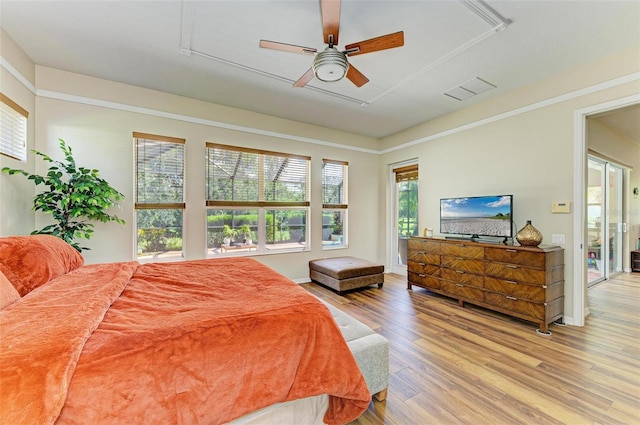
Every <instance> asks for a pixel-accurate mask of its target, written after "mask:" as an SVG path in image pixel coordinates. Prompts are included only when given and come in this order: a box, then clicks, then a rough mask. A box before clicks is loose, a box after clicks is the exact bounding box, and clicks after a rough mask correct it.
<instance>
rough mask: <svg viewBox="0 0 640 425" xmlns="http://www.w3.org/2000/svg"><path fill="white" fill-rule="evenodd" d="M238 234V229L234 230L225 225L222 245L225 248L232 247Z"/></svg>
mask: <svg viewBox="0 0 640 425" xmlns="http://www.w3.org/2000/svg"><path fill="white" fill-rule="evenodd" d="M237 234H238V232H237V231H236V229H232V228H231V226H229V225H228V224H225V225H224V227H223V228H222V236H224V239H223V240H222V244H223V245H224V246H229V245H231V242H232V241H233V240H234V239H235V238H236V236H237Z"/></svg>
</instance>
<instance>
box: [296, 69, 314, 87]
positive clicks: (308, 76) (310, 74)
mask: <svg viewBox="0 0 640 425" xmlns="http://www.w3.org/2000/svg"><path fill="white" fill-rule="evenodd" d="M314 76H315V74H314V73H313V68H309V70H308V71H307V72H305V73H304V74H303V75H302V77H300V78H298V81H296V82H295V83H293V87H304V86H306V85H307V83H308V82H309V81H311V80H313V77H314Z"/></svg>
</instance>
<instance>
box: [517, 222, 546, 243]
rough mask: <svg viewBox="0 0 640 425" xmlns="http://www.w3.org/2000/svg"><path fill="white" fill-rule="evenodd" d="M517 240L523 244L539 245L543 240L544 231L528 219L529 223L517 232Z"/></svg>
mask: <svg viewBox="0 0 640 425" xmlns="http://www.w3.org/2000/svg"><path fill="white" fill-rule="evenodd" d="M516 240H517V241H518V243H519V244H520V245H523V246H538V245H540V243H541V242H542V233H540V232H539V231H538V229H536V228H535V227H533V224H531V220H527V224H526V225H525V226H524V227H523V228H522V229H520V230H519V231H518V233H517V234H516Z"/></svg>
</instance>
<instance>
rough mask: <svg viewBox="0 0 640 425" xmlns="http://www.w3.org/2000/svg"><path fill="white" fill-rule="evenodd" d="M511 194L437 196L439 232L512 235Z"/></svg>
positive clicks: (503, 236) (461, 234) (477, 235)
mask: <svg viewBox="0 0 640 425" xmlns="http://www.w3.org/2000/svg"><path fill="white" fill-rule="evenodd" d="M512 219H513V195H496V196H473V197H466V198H443V199H440V233H443V234H453V235H459V236H464V235H470V236H471V238H473V239H475V238H479V237H481V236H494V237H501V238H505V242H506V240H507V238H511V237H513V224H512Z"/></svg>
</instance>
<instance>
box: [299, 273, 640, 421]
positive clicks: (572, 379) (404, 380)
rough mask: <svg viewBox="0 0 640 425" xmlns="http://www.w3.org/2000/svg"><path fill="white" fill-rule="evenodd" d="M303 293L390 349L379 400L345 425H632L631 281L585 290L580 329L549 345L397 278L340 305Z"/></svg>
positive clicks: (634, 322) (635, 327)
mask: <svg viewBox="0 0 640 425" xmlns="http://www.w3.org/2000/svg"><path fill="white" fill-rule="evenodd" d="M303 287H305V288H306V289H307V290H309V291H310V292H312V293H314V294H316V295H318V296H319V297H321V298H323V299H324V300H326V301H328V302H330V303H331V304H333V305H335V306H336V307H338V308H340V309H341V310H343V311H345V312H347V313H349V314H351V315H352V316H354V317H355V318H357V319H359V320H361V321H362V322H364V323H365V324H367V325H369V326H370V327H371V328H373V329H374V330H376V331H377V332H378V333H380V334H382V335H383V336H385V337H386V338H387V339H388V340H389V344H390V369H391V376H390V381H391V382H390V385H389V392H388V396H387V400H386V401H384V402H377V401H374V402H372V403H371V405H370V406H369V408H368V410H367V411H366V412H365V413H364V414H363V415H362V416H361V417H360V418H359V419H358V420H357V421H355V422H353V423H352V424H362V425H364V424H398V425H410V424H421V425H422V424H474V425H477V424H491V425H499V424H509V425H511V424H536V425H538V424H571V425H574V424H640V399H639V397H640V273H634V274H629V273H626V274H623V275H621V276H619V277H617V278H616V279H615V280H610V281H607V282H604V283H602V284H600V285H598V286H596V287H594V288H592V289H590V290H589V308H590V313H591V314H590V316H589V317H587V319H586V326H584V327H575V326H559V325H555V324H552V325H551V326H550V331H551V332H552V333H553V335H552V336H541V335H538V334H537V333H536V332H535V329H536V327H537V326H536V325H535V324H533V323H529V322H524V321H520V320H518V319H513V318H510V317H508V316H504V315H501V314H498V313H494V312H490V311H488V310H484V309H481V308H478V307H473V306H466V307H464V308H461V307H459V306H458V304H457V302H456V301H454V300H452V299H450V298H446V297H442V296H439V295H436V294H432V293H429V292H427V291H426V290H423V289H421V288H415V287H414V289H413V291H407V289H406V280H405V278H404V277H402V276H398V275H392V274H391V275H389V274H387V275H385V284H384V288H382V289H378V288H377V287H371V288H370V289H366V290H363V291H359V292H352V293H348V294H347V295H345V296H343V297H341V296H338V295H337V294H335V293H333V292H331V291H330V290H328V289H325V288H324V287H321V286H319V285H316V284H313V283H309V284H304V285H303Z"/></svg>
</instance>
